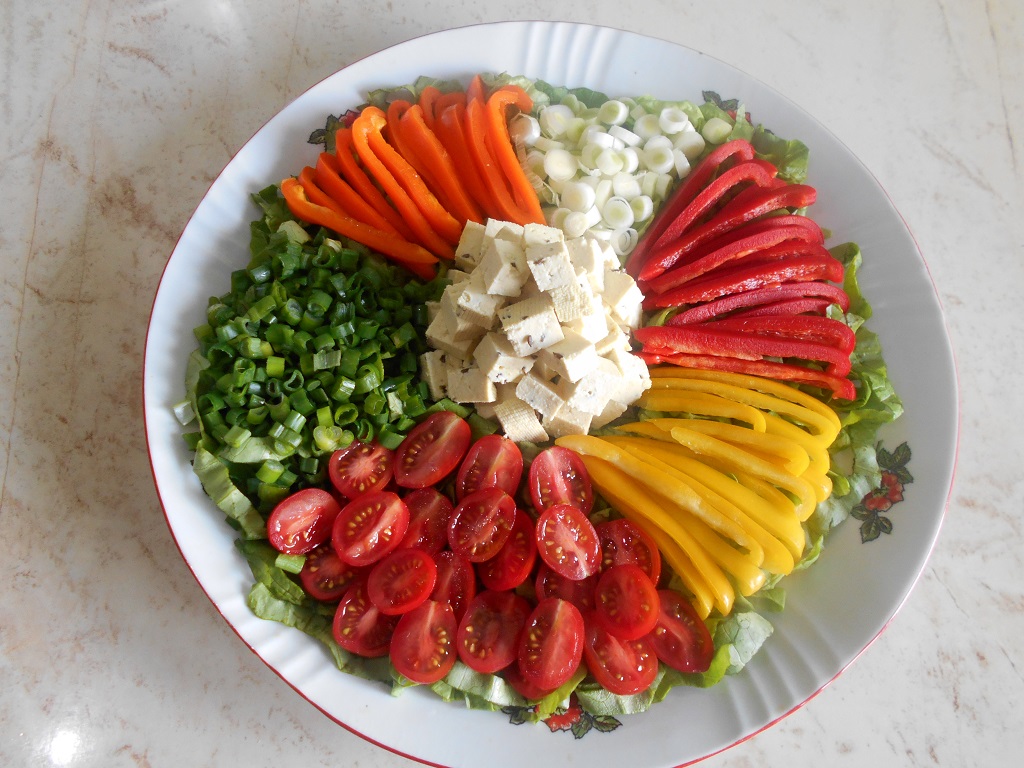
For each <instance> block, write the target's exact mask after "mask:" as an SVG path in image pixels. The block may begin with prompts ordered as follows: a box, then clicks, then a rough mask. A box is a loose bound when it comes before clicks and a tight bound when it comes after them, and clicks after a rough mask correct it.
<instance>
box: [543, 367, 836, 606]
mask: <svg viewBox="0 0 1024 768" xmlns="http://www.w3.org/2000/svg"><path fill="white" fill-rule="evenodd" d="M651 378H652V387H651V389H649V390H648V391H647V392H646V393H645V394H644V395H643V397H642V398H641V399H640V401H639V402H638V403H637V405H639V406H640V407H641V408H643V409H645V410H648V411H655V412H659V413H661V414H665V415H664V416H661V417H658V418H651V419H648V420H644V421H637V422H633V423H630V424H624V425H621V426H619V427H618V428H617V430H616V433H617V434H609V435H603V436H596V435H579V436H576V435H574V436H568V437H562V438H559V439H558V440H557V441H556V442H557V443H558V444H559V445H563V446H565V447H566V448H571V449H572V450H574V451H576V452H577V453H579V454H580V456H581V457H582V458H583V461H584V464H585V465H586V467H587V470H588V471H589V473H590V476H591V480H592V481H593V483H594V485H595V487H596V488H597V489H598V491H600V493H601V494H602V495H603V496H604V497H605V499H606V500H607V501H608V502H609V503H610V504H612V505H613V506H614V507H615V508H616V509H617V510H619V511H620V512H621V513H622V515H623V516H625V517H626V518H628V519H630V520H632V521H633V522H634V523H636V524H637V525H639V526H640V527H641V528H643V529H644V530H645V531H646V532H647V533H648V534H649V535H650V536H651V538H652V539H654V541H655V542H656V543H657V544H658V546H659V548H660V549H661V551H662V555H663V556H664V558H665V559H666V561H667V562H668V563H670V564H671V565H672V567H673V569H674V570H675V571H676V573H677V574H678V575H679V577H680V578H681V579H682V581H683V583H684V584H685V585H686V587H687V589H689V591H690V592H691V593H692V595H693V603H694V606H695V607H696V608H697V610H698V612H699V613H700V614H701V616H703V617H706V616H708V614H710V613H711V611H712V610H714V609H717V610H718V611H719V612H720V613H721V614H723V615H726V614H728V613H729V612H730V611H731V610H732V606H733V604H734V602H735V600H736V592H737V591H738V592H739V593H740V594H741V595H752V594H754V593H755V592H757V591H758V590H759V589H760V588H761V587H762V586H764V584H765V581H766V578H767V575H768V574H779V575H784V574H787V573H789V572H790V571H792V570H793V567H794V565H795V563H796V562H797V561H798V560H799V558H800V556H801V555H802V553H803V551H804V547H805V544H806V541H805V535H804V531H803V528H802V526H801V523H802V522H803V521H804V520H806V519H807V518H808V517H809V516H810V514H811V513H812V512H813V511H814V508H815V506H816V505H817V504H818V502H820V501H823V500H824V499H826V498H828V496H829V495H830V494H831V491H832V485H831V481H830V480H829V478H828V475H827V472H828V470H829V467H830V458H829V453H828V448H829V446H830V445H831V444H832V442H833V441H834V440H835V438H836V436H837V435H838V433H839V429H840V422H839V418H838V417H837V416H836V414H835V412H834V411H833V410H832V409H831V408H829V407H828V406H827V405H826V404H824V403H823V402H821V401H820V400H817V399H815V398H813V397H810V396H809V395H806V394H804V393H803V392H800V391H799V390H797V389H795V388H793V387H791V386H788V385H786V384H784V383H780V382H776V381H773V380H770V379H764V378H761V377H757V376H749V375H744V374H736V373H728V372H724V371H702V370H697V369H680V368H677V367H675V366H660V367H653V368H652V369H651Z"/></svg>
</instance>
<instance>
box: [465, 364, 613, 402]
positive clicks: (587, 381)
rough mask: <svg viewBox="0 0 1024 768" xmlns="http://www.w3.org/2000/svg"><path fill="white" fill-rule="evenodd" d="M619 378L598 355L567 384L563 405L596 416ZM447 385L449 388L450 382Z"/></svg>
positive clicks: (610, 366) (608, 398) (609, 396)
mask: <svg viewBox="0 0 1024 768" xmlns="http://www.w3.org/2000/svg"><path fill="white" fill-rule="evenodd" d="M621 379H622V372H621V371H620V370H619V368H618V366H616V365H615V363H613V362H612V361H610V360H607V359H605V358H603V357H599V358H598V364H597V366H595V368H594V369H593V370H592V371H590V373H588V374H587V375H586V376H584V377H583V378H582V379H580V380H579V381H577V382H576V383H575V384H572V385H570V386H569V388H568V397H566V398H565V405H566V407H568V408H570V409H572V410H574V411H581V412H583V413H589V414H590V415H591V416H598V415H600V413H601V412H602V411H604V409H605V406H606V405H608V401H609V400H611V399H612V397H611V396H612V393H613V392H616V391H617V390H618V387H619V384H620V381H621ZM448 387H449V390H450V389H451V384H450V383H449V385H448Z"/></svg>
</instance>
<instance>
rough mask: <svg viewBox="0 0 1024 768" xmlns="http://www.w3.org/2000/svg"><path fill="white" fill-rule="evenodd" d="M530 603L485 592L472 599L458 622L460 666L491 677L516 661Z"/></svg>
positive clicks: (510, 594) (510, 595)
mask: <svg viewBox="0 0 1024 768" xmlns="http://www.w3.org/2000/svg"><path fill="white" fill-rule="evenodd" d="M529 615H530V604H529V603H528V602H526V599H525V598H523V597H520V596H519V595H517V594H516V593H515V592H509V591H500V592H499V591H495V590H490V589H489V590H485V591H483V592H481V593H480V594H478V595H477V596H476V597H474V598H473V601H472V602H471V603H470V604H469V606H468V607H467V608H466V615H465V616H463V617H462V621H460V622H459V633H458V635H457V636H456V647H457V648H458V651H459V658H460V659H462V663H463V664H465V665H466V666H467V667H469V668H470V669H473V670H475V671H477V672H482V673H484V674H491V673H494V672H497V671H498V670H500V669H504V668H505V667H507V666H508V665H509V664H511V663H512V662H513V661H515V660H516V654H517V653H518V652H519V634H520V632H522V631H523V627H524V626H525V625H526V619H527V617H529Z"/></svg>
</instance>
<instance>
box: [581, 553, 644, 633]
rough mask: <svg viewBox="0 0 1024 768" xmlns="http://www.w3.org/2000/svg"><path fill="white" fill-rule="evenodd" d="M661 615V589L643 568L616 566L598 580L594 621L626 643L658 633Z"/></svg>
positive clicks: (595, 593)
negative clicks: (655, 627)
mask: <svg viewBox="0 0 1024 768" xmlns="http://www.w3.org/2000/svg"><path fill="white" fill-rule="evenodd" d="M660 612H661V600H660V598H659V597H658V590H657V587H655V586H654V583H653V582H652V581H651V580H650V579H649V578H648V577H647V574H646V573H644V572H643V570H641V568H640V566H638V565H633V564H632V563H628V564H626V565H613V566H612V567H611V568H609V569H608V570H607V571H605V572H604V573H602V574H601V576H600V577H599V578H598V580H597V587H596V588H595V590H594V618H595V620H596V621H597V622H598V623H599V624H600V625H601V626H602V627H604V629H605V630H607V631H608V632H610V633H611V634H613V635H615V636H616V637H618V638H620V639H622V640H636V639H637V638H638V637H643V636H644V635H646V634H647V633H648V632H650V631H651V630H652V629H654V626H655V624H657V622H658V615H659V614H660Z"/></svg>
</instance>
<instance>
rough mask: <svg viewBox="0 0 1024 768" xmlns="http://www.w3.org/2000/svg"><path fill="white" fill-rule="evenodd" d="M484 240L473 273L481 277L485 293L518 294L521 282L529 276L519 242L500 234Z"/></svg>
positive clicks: (499, 294)
mask: <svg viewBox="0 0 1024 768" xmlns="http://www.w3.org/2000/svg"><path fill="white" fill-rule="evenodd" d="M503 234H504V232H501V233H499V234H498V236H497V237H494V238H491V239H489V240H486V239H485V240H484V246H483V256H481V258H480V264H479V265H477V268H476V270H475V272H474V274H476V273H479V274H480V275H481V276H482V277H483V286H484V289H485V290H486V291H487V293H489V294H492V295H498V296H518V295H519V291H520V290H522V287H523V283H525V282H526V281H527V279H528V278H529V277H530V271H529V270H528V269H527V267H526V256H525V255H524V254H523V247H522V243H521V242H513V241H511V240H506V239H505V238H504V237H502V235H503Z"/></svg>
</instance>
